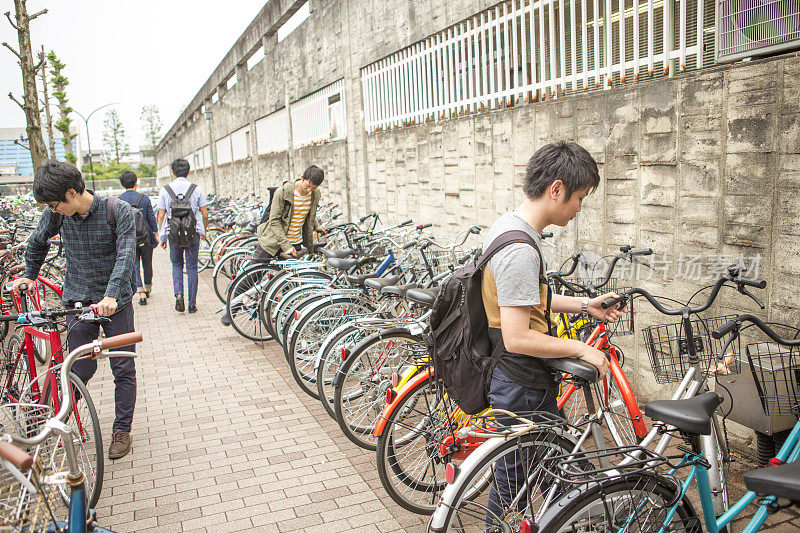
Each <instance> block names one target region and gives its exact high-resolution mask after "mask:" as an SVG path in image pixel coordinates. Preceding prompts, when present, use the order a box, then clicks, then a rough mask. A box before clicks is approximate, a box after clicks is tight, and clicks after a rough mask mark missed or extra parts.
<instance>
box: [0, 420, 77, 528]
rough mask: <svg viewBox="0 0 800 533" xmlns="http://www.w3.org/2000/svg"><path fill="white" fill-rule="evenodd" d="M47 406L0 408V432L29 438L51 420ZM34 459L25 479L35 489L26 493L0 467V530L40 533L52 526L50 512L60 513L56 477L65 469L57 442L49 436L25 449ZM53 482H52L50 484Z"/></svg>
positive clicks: (59, 478) (58, 441)
mask: <svg viewBox="0 0 800 533" xmlns="http://www.w3.org/2000/svg"><path fill="white" fill-rule="evenodd" d="M52 416H53V411H52V409H50V407H48V406H46V405H40V404H5V405H3V406H2V408H0V431H2V432H3V433H5V434H12V435H15V436H18V437H26V438H29V437H33V436H35V435H37V434H38V433H39V432H40V431H41V430H42V429H43V428H44V424H45V422H47V420H48V419H50V418H52ZM26 451H27V452H28V453H29V454H30V455H31V456H32V457H33V459H34V461H33V465H32V466H31V468H30V470H28V471H27V472H23V475H24V476H25V478H26V479H27V480H28V481H30V482H31V484H32V485H33V486H34V487H35V488H36V493H32V492H30V491H29V490H28V489H27V488H25V486H24V485H23V484H22V483H21V482H20V481H19V480H18V479H17V478H16V477H14V476H13V475H12V474H11V472H9V471H8V470H6V469H4V468H0V528H9V530H11V531H44V530H45V529H47V527H48V526H49V525H51V524H52V523H53V519H54V518H63V516H61V517H56V516H54V514H53V513H63V511H64V507H63V505H62V504H61V502H60V492H59V485H58V483H63V479H61V477H63V476H58V474H59V473H63V472H65V471H66V469H67V464H66V456H65V453H64V449H63V446H62V445H61V444H60V439H58V438H57V437H55V436H53V437H51V438H49V439H47V440H46V441H45V442H44V443H42V444H40V445H38V446H35V447H33V448H29V449H27V450H26ZM54 480H55V481H54Z"/></svg>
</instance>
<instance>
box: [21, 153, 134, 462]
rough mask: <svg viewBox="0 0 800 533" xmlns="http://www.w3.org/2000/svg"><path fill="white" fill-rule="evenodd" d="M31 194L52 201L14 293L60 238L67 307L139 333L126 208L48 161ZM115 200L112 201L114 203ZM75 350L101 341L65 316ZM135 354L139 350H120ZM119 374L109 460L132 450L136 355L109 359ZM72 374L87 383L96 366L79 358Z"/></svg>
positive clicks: (108, 329) (92, 329)
mask: <svg viewBox="0 0 800 533" xmlns="http://www.w3.org/2000/svg"><path fill="white" fill-rule="evenodd" d="M33 196H34V198H36V201H38V202H42V203H44V204H46V206H47V207H45V209H44V211H42V216H41V218H40V219H39V224H38V226H37V227H36V230H35V231H34V232H33V234H32V235H31V238H30V240H29V241H28V248H27V250H26V252H25V274H24V276H23V277H21V278H19V279H17V280H15V281H14V292H15V293H17V294H19V286H20V285H21V284H22V283H26V284H27V285H28V287H29V290H30V289H31V288H32V286H33V281H32V280H35V279H36V276H37V275H38V274H39V269H40V268H41V266H42V263H44V260H45V257H46V256H47V250H48V249H49V247H50V245H49V243H48V239H50V237H53V236H55V235H57V234H59V233H60V234H61V242H62V243H63V244H64V252H65V254H66V259H67V272H66V276H65V277H64V295H63V299H64V306H65V307H74V306H75V304H76V303H78V302H80V303H81V304H83V306H84V307H86V306H89V305H93V304H94V305H97V312H98V314H99V315H100V316H106V317H109V319H110V321H109V322H107V323H105V324H103V330H104V331H105V333H106V335H107V336H108V337H111V336H113V335H120V334H122V333H128V332H131V331H133V306H132V305H131V299H132V297H133V292H134V287H133V285H134V283H133V279H134V277H133V270H134V262H135V259H136V226H135V222H134V218H133V211H132V210H131V207H130V205H129V204H128V203H126V202H123V201H119V200H118V199H116V198H114V199H109V198H102V197H100V196H97V195H95V194H94V192H93V191H89V190H86V187H85V185H84V182H83V176H81V173H80V171H78V169H77V168H75V167H74V166H72V165H70V164H67V163H62V162H59V161H55V160H52V159H51V160H49V161H47V162H46V163H44V164H43V165H41V166H39V168H37V169H36V173H35V175H34V178H33ZM110 202H114V205H111V203H110ZM67 328H68V331H69V336H68V338H67V340H68V342H69V346H70V348H76V347H78V346H80V345H82V344H86V343H87V342H91V341H92V340H94V339H96V338H97V336H98V334H99V326H98V325H97V324H86V323H82V322H77V321H76V320H75V319H74V318H73V317H68V318H67ZM122 351H129V352H132V351H134V346H133V345H131V346H127V347H125V348H122ZM109 362H110V364H111V371H112V372H113V373H114V387H115V389H114V404H115V411H116V418H115V419H114V427H113V429H114V433H113V437H112V439H111V446H110V447H109V450H108V456H109V458H111V459H118V458H120V457H123V456H125V455H127V453H128V452H129V451H130V449H131V436H130V431H131V422H132V421H133V410H134V407H135V405H136V367H135V365H134V361H133V359H132V358H130V357H111V358H109ZM72 371H73V372H74V373H75V374H76V375H77V376H78V377H80V378H81V380H83V382H84V383H86V382H88V381H89V379H91V377H92V376H93V375H94V373H95V372H96V371H97V361H95V360H94V359H83V360H80V361H76V362H75V364H74V366H73V367H72Z"/></svg>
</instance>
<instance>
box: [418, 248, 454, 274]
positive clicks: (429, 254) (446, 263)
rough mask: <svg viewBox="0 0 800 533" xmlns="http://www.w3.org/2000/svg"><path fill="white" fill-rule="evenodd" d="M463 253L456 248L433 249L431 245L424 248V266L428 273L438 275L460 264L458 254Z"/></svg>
mask: <svg viewBox="0 0 800 533" xmlns="http://www.w3.org/2000/svg"><path fill="white" fill-rule="evenodd" d="M463 253H464V252H459V251H456V250H433V249H431V247H430V246H429V247H427V248H425V249H423V250H422V266H423V268H424V269H425V272H426V273H432V274H433V276H438V275H439V274H441V273H443V272H446V271H449V270H451V269H452V268H454V267H455V266H456V265H457V264H458V256H459V255H463Z"/></svg>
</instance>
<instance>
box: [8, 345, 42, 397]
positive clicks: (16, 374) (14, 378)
mask: <svg viewBox="0 0 800 533" xmlns="http://www.w3.org/2000/svg"><path fill="white" fill-rule="evenodd" d="M23 342H24V341H23V338H22V337H21V336H20V335H18V334H16V333H15V334H13V335H11V336H10V337H9V338H8V343H7V344H6V349H5V351H4V352H3V358H2V361H0V365H2V367H0V379H2V381H0V383H2V387H3V389H2V390H3V394H2V398H0V402H1V403H6V402H12V403H13V402H19V401H20V397H21V396H22V393H23V391H25V390H26V389H27V388H28V385H29V384H30V382H31V373H30V370H29V368H28V367H29V363H28V357H27V355H26V354H25V351H24V350H22V349H21V348H22V346H23ZM34 350H36V346H35V345H34ZM37 400H38V398H37Z"/></svg>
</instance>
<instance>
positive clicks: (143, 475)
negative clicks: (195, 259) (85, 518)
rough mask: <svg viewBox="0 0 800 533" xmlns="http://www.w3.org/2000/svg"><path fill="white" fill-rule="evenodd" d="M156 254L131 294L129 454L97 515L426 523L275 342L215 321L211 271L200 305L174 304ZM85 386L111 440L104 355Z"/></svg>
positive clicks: (282, 525) (167, 523)
mask: <svg viewBox="0 0 800 533" xmlns="http://www.w3.org/2000/svg"><path fill="white" fill-rule="evenodd" d="M154 259H155V260H154V262H155V265H154V267H155V280H154V289H153V294H152V297H151V298H150V301H149V304H148V305H147V306H145V307H140V306H139V305H138V304H135V311H136V328H137V330H139V331H141V332H142V334H143V335H144V338H145V341H144V342H143V343H142V344H140V345H139V351H140V352H141V354H142V355H141V357H140V358H137V361H136V365H137V373H138V401H137V405H136V415H135V417H134V428H133V451H132V452H131V454H130V455H129V456H127V457H125V458H123V459H121V460H118V461H116V462H111V461H110V460H106V474H105V483H104V485H103V493H102V496H101V498H100V503H99V505H98V510H97V512H98V516H99V517H100V521H101V523H102V524H103V525H104V526H106V527H109V528H112V529H115V530H118V531H120V532H126V531H143V530H152V529H154V528H155V527H158V529H159V530H164V531H203V530H208V531H215V532H217V531H227V530H247V529H254V530H259V531H281V532H283V531H301V530H302V531H325V532H326V533H334V532H336V531H378V530H380V531H383V532H390V531H422V530H424V526H423V521H422V520H421V519H420V518H419V517H416V516H414V515H412V514H410V513H408V512H406V511H404V510H403V509H401V508H400V507H398V506H396V505H395V504H394V502H392V501H391V499H390V498H389V497H388V496H387V495H386V493H385V492H383V491H382V490H381V489H380V481H379V480H378V476H377V473H376V471H375V470H376V469H375V466H374V463H375V454H374V452H366V451H364V450H361V449H360V448H358V447H356V446H354V445H352V444H351V443H350V442H349V441H348V440H347V439H345V438H344V437H342V435H341V433H340V430H339V428H338V426H337V425H336V423H335V422H334V421H333V420H331V419H330V418H329V417H328V415H327V414H326V413H325V411H324V410H323V408H322V406H321V405H319V403H318V402H317V401H316V400H312V399H311V398H309V397H308V396H306V395H305V393H303V392H302V391H300V390H299V389H298V388H297V387H296V384H295V383H294V380H293V379H292V376H291V374H290V373H289V372H288V370H286V363H285V359H284V357H283V352H282V351H281V349H280V347H279V346H278V345H277V344H276V343H275V342H270V343H267V344H265V345H264V346H263V347H259V346H258V345H256V344H255V343H253V342H250V341H246V340H244V339H242V338H241V337H239V335H238V334H237V333H236V332H235V331H234V330H233V329H232V328H225V327H222V326H221V324H220V323H219V316H218V315H215V314H214V312H215V311H217V310H218V309H219V308H220V307H221V305H220V303H219V301H218V300H217V298H216V296H215V295H214V291H213V287H212V285H211V277H210V273H208V272H204V273H202V274H201V277H200V278H201V279H200V288H199V291H198V299H197V301H198V308H199V312H198V313H197V314H196V315H189V314H186V313H180V314H179V313H176V312H175V310H174V308H173V306H174V299H173V298H172V288H171V286H172V283H171V278H170V275H171V274H170V264H169V259H168V256H167V254H166V253H165V252H163V251H162V250H157V251H156V253H155V258H154ZM137 301H138V300H137ZM90 390H91V392H92V395H93V397H94V399H95V403H96V404H97V405H98V410H99V411H100V418H101V421H102V426H103V436H104V439H105V445H106V447H107V446H108V442H109V441H110V438H111V435H110V434H111V423H112V421H113V418H114V402H113V394H114V386H113V377H112V376H111V371H110V369H109V366H108V365H107V364H105V365H102V364H101V369H100V370H99V371H98V373H97V375H96V377H95V378H94V380H93V381H92V382H91V383H90Z"/></svg>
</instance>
